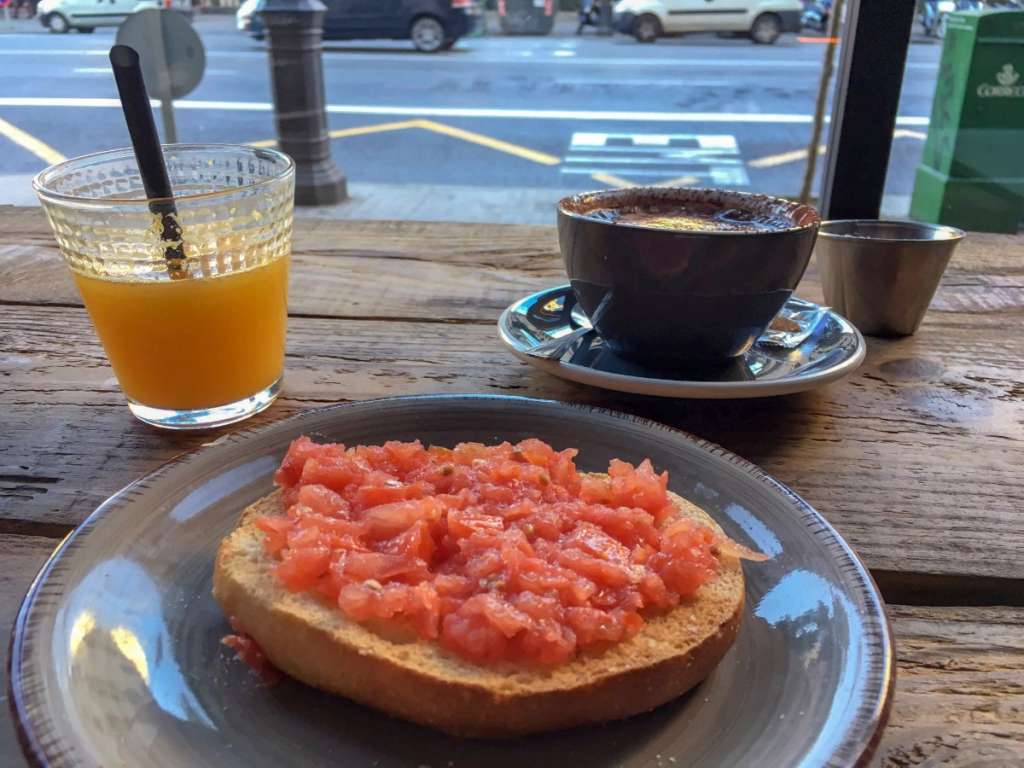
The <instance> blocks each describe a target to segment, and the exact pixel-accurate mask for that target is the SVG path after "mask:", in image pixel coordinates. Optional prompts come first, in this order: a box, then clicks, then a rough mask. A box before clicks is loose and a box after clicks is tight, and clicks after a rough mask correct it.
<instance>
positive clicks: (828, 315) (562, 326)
mask: <svg viewBox="0 0 1024 768" xmlns="http://www.w3.org/2000/svg"><path fill="white" fill-rule="evenodd" d="M809 308H815V309H816V310H818V312H815V313H812V312H809V311H808V309H809ZM810 314H814V315H816V316H819V317H820V319H819V320H818V321H817V322H815V323H814V325H813V327H808V328H806V329H803V332H800V331H797V332H796V333H790V334H787V333H780V332H773V333H772V335H774V336H777V337H785V336H789V337H790V338H793V339H795V340H798V341H799V343H793V344H779V343H773V342H769V339H768V337H769V335H770V334H766V335H765V336H762V337H761V338H760V339H759V340H758V341H757V342H756V343H755V344H754V346H753V347H752V348H751V349H750V351H748V352H747V353H745V354H744V355H741V356H740V357H738V358H736V359H735V360H731V361H727V362H726V363H724V364H722V365H719V366H716V367H714V368H709V367H707V366H705V367H704V368H701V369H694V370H689V371H680V370H658V369H654V368H650V367H648V366H643V365H639V364H637V363H633V362H630V361H628V360H624V359H622V358H621V357H619V356H618V355H616V354H615V353H613V352H611V351H610V350H608V349H606V348H605V347H604V345H603V343H602V340H601V337H600V336H598V335H597V334H595V333H590V334H588V335H586V336H583V337H582V338H581V339H579V340H578V341H577V342H575V343H573V344H571V345H568V346H566V348H565V349H564V351H560V353H559V354H558V355H557V357H556V358H555V359H545V358H541V357H536V356H533V355H531V354H530V350H531V349H535V348H537V347H540V346H541V345H544V346H545V347H547V346H550V344H551V343H552V342H555V341H556V340H558V339H564V338H565V337H567V336H569V334H572V333H573V331H575V330H576V329H578V328H580V327H581V326H583V325H584V324H586V325H589V320H587V319H586V316H585V315H583V314H582V311H581V310H579V308H578V307H577V306H576V297H575V294H573V292H572V288H571V287H570V286H568V285H559V286H555V287H553V288H547V289H545V290H543V291H538V292H537V293H534V294H531V295H530V296H527V297H525V298H523V299H520V300H519V301H517V302H515V303H514V304H512V305H511V306H510V307H508V308H507V309H506V310H505V311H504V312H502V313H501V316H500V317H499V318H498V334H499V336H500V337H501V340H502V342H504V344H505V346H506V347H508V348H509V350H510V351H511V352H512V354H514V355H515V356H516V357H518V358H520V359H521V360H525V361H526V362H528V363H529V364H530V365H533V366H535V367H537V368H539V369H540V370H542V371H545V372H546V373H550V374H551V375H553V376H558V377H559V378H563V379H568V380H569V381H575V382H577V383H580V384H588V385H590V386H592V387H601V388H603V389H611V390H615V391H618V392H630V393H633V394H637V395H654V396H656V397H679V398H695V399H720V398H745V397H770V396H775V395H789V394H792V393H794V392H802V391H804V390H808V389H814V388H815V387H820V386H823V385H825V384H828V383H830V382H833V381H836V380H837V379H841V378H843V377H844V376H848V375H849V374H851V373H853V372H854V371H855V370H857V368H858V367H859V366H860V364H861V363H862V362H863V361H864V355H865V352H866V346H865V344H864V337H863V336H861V335H860V331H858V330H857V329H856V328H855V327H854V326H853V325H852V324H851V323H850V321H848V320H847V319H846V318H844V317H842V316H840V315H838V314H836V313H835V312H833V311H832V310H830V309H828V308H825V307H817V305H814V304H811V303H810V302H807V301H804V300H802V299H798V298H795V297H794V298H791V299H790V300H789V301H788V302H787V303H786V306H785V307H784V308H783V310H782V312H780V315H786V316H788V317H789V318H796V317H800V316H807V315H810ZM584 327H585V326H584ZM769 330H770V332H771V329H769Z"/></svg>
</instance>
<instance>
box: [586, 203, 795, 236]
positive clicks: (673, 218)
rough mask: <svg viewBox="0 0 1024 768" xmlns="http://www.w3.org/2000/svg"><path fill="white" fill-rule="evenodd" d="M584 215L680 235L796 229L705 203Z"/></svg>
mask: <svg viewBox="0 0 1024 768" xmlns="http://www.w3.org/2000/svg"><path fill="white" fill-rule="evenodd" d="M584 215H585V216H586V217H587V218H589V219H596V220H598V221H603V222H606V223H609V224H632V225H633V226H637V227H651V228H653V229H670V230H675V231H677V232H737V233H739V232H771V231H775V230H780V229H786V228H787V227H790V226H792V222H791V221H790V220H789V219H782V218H779V217H771V216H766V215H765V214H763V213H760V214H759V213H756V212H754V211H750V210H744V209H742V208H728V207H726V208H723V207H721V206H718V205H710V204H701V203H690V204H687V205H684V206H679V205H675V206H627V207H621V208H595V209H593V210H590V211H587V212H586V213H585V214H584Z"/></svg>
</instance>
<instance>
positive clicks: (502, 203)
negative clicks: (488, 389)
mask: <svg viewBox="0 0 1024 768" xmlns="http://www.w3.org/2000/svg"><path fill="white" fill-rule="evenodd" d="M570 194H572V191H571V190H567V189H536V188H529V187H485V186H479V187H476V186H454V185H437V186H435V185H430V184H369V183H364V182H358V181H356V182H349V199H348V200H346V201H345V202H343V203H340V204H338V205H333V206H320V207H315V208H296V209H295V216H296V217H297V218H319V219H378V220H379V219H402V220H405V221H461V222H474V223H476V222H480V223H482V222H500V223H504V224H554V223H555V205H556V204H557V203H558V201H559V200H560V199H561V198H563V197H565V196H566V195H570ZM38 204H39V201H38V200H37V199H36V196H35V193H34V192H33V191H32V175H31V174H18V175H8V176H0V205H30V206H31V205H38Z"/></svg>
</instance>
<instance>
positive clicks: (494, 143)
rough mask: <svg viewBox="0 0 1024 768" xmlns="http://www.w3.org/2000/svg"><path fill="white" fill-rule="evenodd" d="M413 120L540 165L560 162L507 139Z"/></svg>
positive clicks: (441, 124)
mask: <svg viewBox="0 0 1024 768" xmlns="http://www.w3.org/2000/svg"><path fill="white" fill-rule="evenodd" d="M415 122H416V123H417V125H418V126H419V127H420V128H424V129H426V130H428V131H433V132H434V133H441V134H444V135H445V136H451V137H452V138H456V139H462V140H463V141H468V142H470V143H471V144H479V145H480V146H482V147H488V148H489V149H493V150H496V151H498V152H504V153H505V154H507V155H515V156H516V157H521V158H523V159H524V160H532V161H533V162H535V163H540V164H541V165H558V164H559V163H560V162H562V161H561V160H560V159H559V158H557V157H555V156H554V155H549V154H547V153H546V152H538V151H537V150H535V149H529V148H528V147H521V146H519V145H518V144H512V143H511V142H508V141H502V140H501V139H494V138H491V137H490V136H485V135H484V134H482V133H474V132H473V131H466V130H463V129H462V128H456V127H454V126H451V125H445V124H444V123H436V122H434V121H433V120H416V121H415Z"/></svg>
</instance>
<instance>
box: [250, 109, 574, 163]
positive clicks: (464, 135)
mask: <svg viewBox="0 0 1024 768" xmlns="http://www.w3.org/2000/svg"><path fill="white" fill-rule="evenodd" d="M407 128H421V129H422V130H424V131H432V132H433V133H439V134H442V135H444V136H451V137H452V138H454V139H461V140H462V141H468V142H469V143H471V144H479V145H480V146H482V147H487V148H488V149H493V150H495V151H497V152H504V153H505V154H507V155H514V156H515V157H521V158H523V159H524V160H530V161H532V162H534V163H540V164H541V165H558V164H559V163H560V162H562V161H561V160H560V159H559V158H557V157H555V156H554V155H549V154H547V153H546V152H538V151H537V150H535V149H530V148H529V147H523V146H520V145H518V144H513V143H511V142H508V141H502V140H501V139H495V138H492V137H491V136H485V135H484V134H482V133H475V132H474V131H467V130H464V129H462V128H456V127H454V126H452V125H445V124H444V123H438V122H435V121H433V120H419V119H417V120H400V121H398V122H393V123H378V124H377V125H360V126H356V127H355V128H341V129H339V130H337V131H331V132H329V133H328V134H327V135H328V136H330V137H331V138H332V139H345V138H349V137H351V136H366V135H367V134H371V133H383V132H385V131H402V130H406V129H407ZM276 144H277V140H276V139H265V140H263V141H250V142H249V146H250V147H273V146H276Z"/></svg>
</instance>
